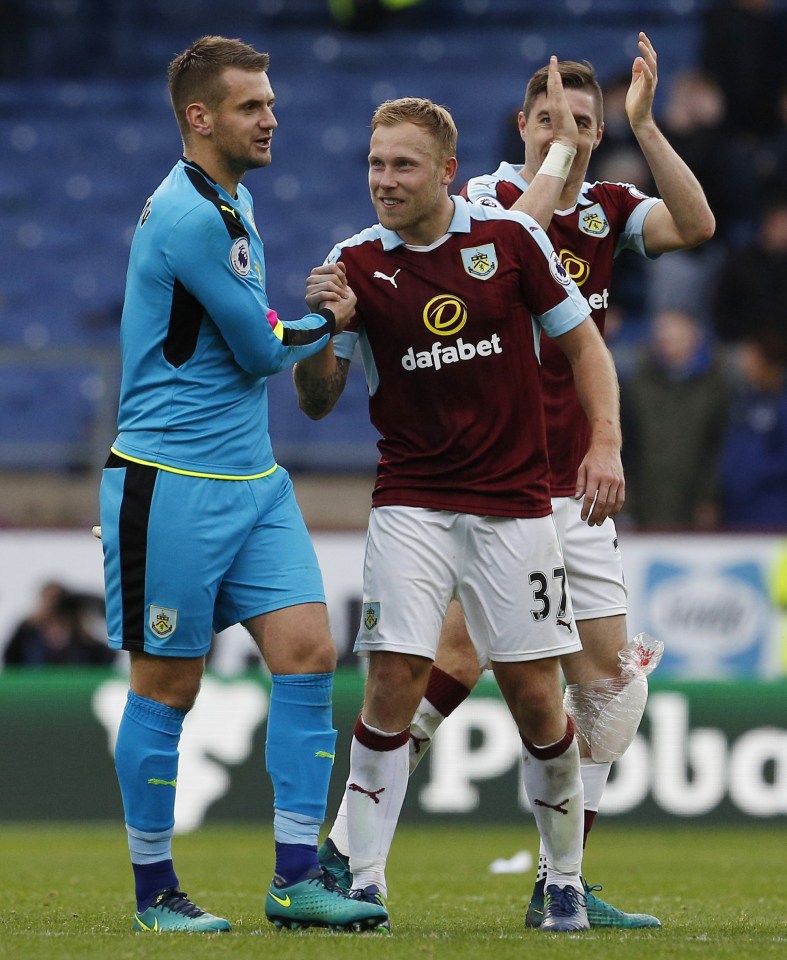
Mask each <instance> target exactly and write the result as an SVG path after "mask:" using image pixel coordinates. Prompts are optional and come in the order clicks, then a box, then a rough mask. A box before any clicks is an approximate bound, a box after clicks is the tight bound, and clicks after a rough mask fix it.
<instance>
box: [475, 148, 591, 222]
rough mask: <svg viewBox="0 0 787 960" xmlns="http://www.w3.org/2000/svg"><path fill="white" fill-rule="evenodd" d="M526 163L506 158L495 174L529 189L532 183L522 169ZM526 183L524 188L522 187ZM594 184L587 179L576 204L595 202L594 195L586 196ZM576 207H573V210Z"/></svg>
mask: <svg viewBox="0 0 787 960" xmlns="http://www.w3.org/2000/svg"><path fill="white" fill-rule="evenodd" d="M524 168H525V167H524V164H522V163H509V162H508V161H507V160H504V161H503V162H502V163H501V164H500V166H499V167H498V168H497V170H495V172H494V174H493V176H495V177H497V178H498V180H505V181H507V182H508V183H513V184H514V185H515V186H517V187H519V189H520V190H527V188H528V187H529V186H530V184H529V183H528V182H527V180H525V178H524V177H523V176H522V171H523V170H524ZM522 184H524V188H523V187H522ZM592 186H593V184H592V183H589V182H588V181H587V180H586V181H585V182H584V183H583V184H582V187H581V188H580V191H579V196H578V197H577V202H576V206H578V207H586V206H587V205H588V204H589V203H595V201H594V200H593V198H592V197H588V196H586V194H587V192H588V190H590V188H591V187H592ZM573 209H574V208H573V207H572V208H571V210H573ZM571 210H558V211H557V212H558V213H570V212H571Z"/></svg>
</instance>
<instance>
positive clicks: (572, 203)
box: [320, 34, 714, 928]
mask: <svg viewBox="0 0 787 960" xmlns="http://www.w3.org/2000/svg"><path fill="white" fill-rule="evenodd" d="M639 49H640V55H639V56H638V57H637V58H636V59H635V60H634V63H633V67H632V78H631V85H630V89H629V92H628V96H627V100H626V109H627V113H628V117H629V121H630V123H631V127H632V130H633V132H634V134H635V136H636V138H637V140H638V142H639V144H640V147H641V149H642V152H643V155H644V157H645V159H646V160H647V162H648V164H649V167H650V170H651V172H652V174H653V178H654V181H655V183H656V185H657V187H658V190H659V193H660V194H661V199H657V198H655V197H647V196H645V195H643V194H642V193H641V192H640V191H639V190H638V189H637V188H636V187H634V186H632V185H631V184H620V183H588V182H587V181H586V176H587V169H588V164H589V162H590V158H591V155H592V152H593V150H594V149H595V147H596V146H598V144H599V142H600V141H601V137H602V135H603V126H604V124H603V99H602V92H601V88H600V86H599V84H598V81H597V79H596V75H595V72H594V70H593V68H592V66H590V64H588V63H575V62H568V61H564V62H560V63H558V62H557V61H556V59H555V58H552V62H551V64H550V66H549V67H544V68H542V69H540V70H538V71H536V73H535V74H534V75H533V77H532V78H531V79H530V82H529V83H528V86H527V91H526V94H525V100H524V104H523V108H522V112H521V113H520V115H519V126H520V132H521V136H522V140H523V142H524V144H525V163H524V164H523V165H521V166H515V165H512V164H509V163H502V164H501V165H500V166H499V168H498V169H497V170H496V171H495V173H494V174H492V175H490V176H483V177H477V178H475V179H473V180H471V181H470V182H469V183H468V184H467V185H466V187H465V188H464V189H463V191H462V193H463V194H465V195H466V196H468V197H469V198H470V199H471V200H473V201H474V202H476V203H480V204H482V205H484V206H488V207H491V208H510V209H512V210H519V211H522V212H525V213H530V214H531V215H532V216H533V217H535V218H536V219H537V220H538V221H539V223H540V224H541V225H542V226H543V227H544V228H545V229H547V232H548V236H549V238H550V240H551V241H552V243H553V245H554V248H555V250H556V251H558V253H559V256H560V259H561V262H562V263H563V265H564V266H565V267H566V269H567V270H568V272H569V273H570V274H571V275H572V276H573V277H574V278H575V279H576V281H577V284H578V285H579V287H580V289H581V291H582V293H583V294H584V295H585V296H586V297H587V299H588V301H589V303H590V306H591V308H592V317H593V320H594V321H595V323H596V325H597V326H598V328H599V330H600V331H601V332H602V334H603V332H604V320H605V315H606V311H607V306H608V304H609V298H610V291H611V289H612V273H613V264H614V258H615V257H616V256H617V254H618V253H619V252H621V251H622V250H626V249H627V250H632V251H634V252H635V253H639V254H640V255H645V256H655V255H658V254H661V253H665V252H669V251H671V250H679V249H684V248H687V247H692V246H695V245H697V244H699V243H702V242H703V241H705V240H707V239H709V238H710V237H711V236H712V234H713V231H714V218H713V215H712V213H711V211H710V209H709V207H708V204H707V201H706V200H705V196H704V194H703V191H702V188H701V187H700V185H699V183H698V182H697V180H696V178H695V177H694V175H693V174H692V173H691V171H690V170H689V168H688V167H687V166H686V164H685V163H684V162H683V161H682V160H681V159H680V157H679V156H678V155H677V154H676V152H675V151H674V150H673V148H672V147H671V146H670V144H669V143H668V142H667V140H666V139H665V138H664V136H663V134H662V133H661V132H660V131H659V129H658V127H657V126H656V124H655V122H654V119H653V112H652V111H653V100H654V95H655V90H656V83H657V69H656V53H655V51H654V49H653V46H652V44H651V43H650V41H649V39H648V38H647V36H646V35H645V34H640V37H639ZM555 70H557V71H558V73H559V76H560V78H561V79H562V83H557V82H555V77H554V72H555ZM541 371H542V388H543V396H544V407H545V422H546V430H547V442H548V449H549V461H550V468H551V476H550V485H551V493H552V506H553V510H554V518H555V522H556V523H557V526H558V530H559V534H560V540H561V544H562V547H563V553H564V559H565V567H566V572H567V575H568V580H569V583H570V585H571V592H572V600H573V606H574V616H575V619H576V626H577V629H578V630H579V634H580V637H581V640H582V646H583V649H582V651H581V652H577V653H574V654H570V655H567V656H565V657H563V658H562V667H563V672H564V675H565V677H566V680H567V682H568V688H567V696H566V708H567V712H568V713H569V714H570V715H571V716H572V718H573V719H574V722H575V724H576V727H577V735H578V739H579V745H580V750H581V753H582V767H581V770H582V780H583V785H584V802H585V838H587V834H588V832H589V831H590V828H591V827H592V825H593V821H594V819H595V816H596V812H597V811H598V808H599V803H600V801H601V797H602V794H603V791H604V787H605V785H606V782H607V778H608V777H609V773H610V768H611V764H612V761H613V760H614V759H616V758H618V757H620V756H621V755H622V753H623V752H624V751H625V749H626V747H627V746H628V744H629V743H630V742H631V740H632V739H633V738H634V735H635V734H636V731H637V728H638V726H639V721H640V719H641V717H642V713H643V711H644V707H645V701H646V697H647V674H648V673H649V672H650V670H652V669H653V668H654V667H655V666H656V664H657V663H658V659H659V657H660V645H659V644H658V643H657V642H654V641H650V640H637V641H633V642H631V643H629V641H628V634H627V626H626V588H625V584H624V580H623V569H622V562H621V556H620V551H619V549H618V542H617V534H616V531H615V526H614V522H613V520H612V519H611V518H608V519H607V520H606V521H605V522H604V523H603V524H602V525H598V524H592V523H591V524H588V523H586V522H585V521H584V519H583V516H582V513H583V510H584V505H583V503H582V501H581V499H580V500H579V501H577V500H576V499H575V491H576V489H577V476H578V469H579V468H580V465H581V463H582V459H583V457H584V455H585V452H586V450H587V448H588V441H589V432H588V425H587V420H586V418H585V415H584V412H583V410H582V406H581V404H580V401H579V397H578V394H577V391H576V389H575V387H574V383H573V379H572V375H571V367H570V365H569V364H568V363H567V361H566V359H565V357H564V355H563V354H562V352H561V351H560V350H559V349H557V347H556V345H555V343H554V342H553V341H550V340H549V339H546V338H542V341H541ZM479 673H480V666H479V661H478V658H477V656H476V655H475V650H474V648H473V646H472V644H471V642H470V639H469V637H468V634H467V629H466V627H465V622H464V618H463V617H462V611H461V608H460V606H459V604H457V603H453V604H452V605H451V607H450V609H449V613H448V617H447V619H446V623H445V627H444V631H443V636H442V638H441V641H440V649H439V652H438V656H437V661H436V664H435V666H434V667H433V669H432V671H431V675H430V678H429V683H428V687H427V691H426V694H425V696H424V699H423V700H422V701H421V703H420V704H419V706H418V708H417V710H416V713H415V717H414V719H413V723H412V724H411V733H412V736H411V741H410V772H412V770H414V769H415V767H416V766H417V764H418V763H419V762H420V760H421V758H422V757H423V756H424V754H425V753H426V750H427V749H428V747H429V744H430V743H431V737H432V736H433V734H434V732H435V730H436V729H437V728H438V726H439V724H440V723H441V722H442V721H443V719H445V717H446V716H448V715H449V714H450V713H451V712H452V711H453V710H454V709H455V708H456V707H457V706H458V705H459V704H460V703H461V702H462V701H463V700H464V699H465V698H466V697H467V695H468V694H469V692H470V690H471V689H472V687H473V686H474V685H475V683H476V681H477V679H478V676H479ZM342 818H343V811H342V810H340V814H339V817H338V818H337V822H336V823H335V825H334V828H333V829H332V831H331V834H330V838H329V840H328V841H326V843H325V844H323V847H322V848H321V851H320V855H321V858H322V859H323V862H326V863H329V864H330V865H331V869H333V870H334V872H336V873H339V874H340V873H341V870H342V864H343V860H344V857H343V854H344V853H346V850H343V849H342V844H343V842H344V841H343V823H342ZM545 879H546V856H545V851H544V849H543V847H542V850H541V856H540V861H539V868H538V874H537V879H536V884H535V887H534V890H533V895H532V898H531V901H530V905H529V907H528V911H527V919H526V922H527V924H528V926H538V925H539V924H540V923H541V919H542V917H543V912H544V885H545ZM593 889H597V888H593ZM593 889H591V888H589V887H586V894H587V910H588V917H589V920H590V925H591V927H623V928H639V927H657V926H660V923H659V921H658V920H657V919H656V918H655V917H652V916H649V915H647V914H630V913H626V912H624V911H622V910H619V909H617V908H616V907H614V906H612V905H611V904H608V903H606V902H605V901H603V900H601V899H600V898H598V897H596V896H595V894H594V893H593Z"/></svg>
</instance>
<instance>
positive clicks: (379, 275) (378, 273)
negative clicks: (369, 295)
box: [374, 267, 402, 290]
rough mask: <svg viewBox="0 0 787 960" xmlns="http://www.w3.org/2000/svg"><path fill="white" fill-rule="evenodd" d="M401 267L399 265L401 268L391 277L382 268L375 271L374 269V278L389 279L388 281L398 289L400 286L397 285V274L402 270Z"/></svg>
mask: <svg viewBox="0 0 787 960" xmlns="http://www.w3.org/2000/svg"><path fill="white" fill-rule="evenodd" d="M401 269H402V268H401V267H399V269H398V270H397V271H396V273H395V274H394V275H393V276H391V277H389V276H388V275H387V274H385V273H383V272H382V270H375V271H374V279H375V280H387V281H388V283H390V284H391V286H392V287H396V289H397V290H398V289H399V287H397V286H396V274H397V273H400V272H401Z"/></svg>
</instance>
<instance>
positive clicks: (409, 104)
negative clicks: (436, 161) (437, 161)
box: [372, 97, 459, 158]
mask: <svg viewBox="0 0 787 960" xmlns="http://www.w3.org/2000/svg"><path fill="white" fill-rule="evenodd" d="M398 123H414V124H415V125H416V126H418V127H423V128H424V129H425V130H426V131H427V132H428V133H430V134H431V135H432V136H433V137H434V139H435V140H436V141H437V144H438V146H439V148H440V151H441V153H442V155H443V156H444V157H446V158H447V157H455V156H456V141H457V138H458V136H459V135H458V133H457V130H456V124H455V123H454V118H453V117H452V116H451V114H450V113H449V112H448V110H447V109H446V108H445V107H441V106H438V104H436V103H432V101H431V100H425V99H423V98H422V97H401V98H400V99H399V100H386V101H385V103H381V104H380V106H379V107H378V108H377V109H376V110H375V111H374V115H373V116H372V132H374V131H375V130H376V129H377V128H378V127H394V126H396V124H398Z"/></svg>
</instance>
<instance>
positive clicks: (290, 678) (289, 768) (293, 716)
mask: <svg viewBox="0 0 787 960" xmlns="http://www.w3.org/2000/svg"><path fill="white" fill-rule="evenodd" d="M271 680H272V688H271V702H270V711H269V714H268V737H267V742H266V745H265V761H266V766H267V769H268V773H269V775H270V778H271V780H272V781H273V795H274V807H275V809H276V811H277V818H276V820H277V821H278V823H277V822H276V821H274V835H275V837H276V840H277V841H280V842H285V843H286V842H293V840H294V839H296V838H295V837H292V836H288V835H287V834H286V833H285V831H284V830H282V829H281V828H282V827H283V824H284V822H285V819H289V823H290V826H291V825H292V822H293V820H300V822H301V824H302V825H304V826H305V824H307V823H308V824H309V827H308V829H309V832H310V834H313V835H314V842H315V843H316V832H317V830H318V829H319V825H320V824H321V823H322V821H323V820H324V819H325V808H326V805H327V802H328V785H329V783H330V779H331V770H332V768H333V759H334V753H335V750H336V731H335V730H334V729H333V722H332V720H333V705H332V692H333V674H332V673H305V674H275V675H274V676H272V677H271ZM279 814H282V815H283V816H279ZM287 814H295V815H296V817H294V818H286V815H287ZM314 824H316V825H317V829H314V826H313V825H314ZM297 839H298V840H299V841H300V842H301V843H302V842H304V840H305V839H306V838H305V836H304V835H303V834H301V835H300V836H299V837H298V838H297Z"/></svg>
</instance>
